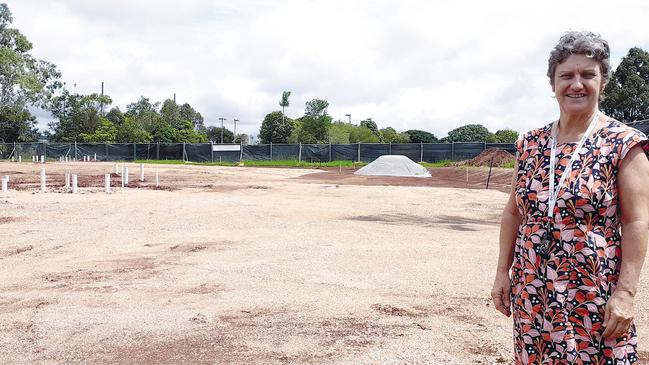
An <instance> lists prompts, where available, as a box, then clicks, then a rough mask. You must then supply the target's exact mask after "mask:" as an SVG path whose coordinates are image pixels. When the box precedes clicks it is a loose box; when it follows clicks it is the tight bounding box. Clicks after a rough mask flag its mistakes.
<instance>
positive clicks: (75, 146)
mask: <svg viewBox="0 0 649 365" xmlns="http://www.w3.org/2000/svg"><path fill="white" fill-rule="evenodd" d="M78 153H79V151H78V150H77V141H74V160H75V161H76V160H77V154H78Z"/></svg>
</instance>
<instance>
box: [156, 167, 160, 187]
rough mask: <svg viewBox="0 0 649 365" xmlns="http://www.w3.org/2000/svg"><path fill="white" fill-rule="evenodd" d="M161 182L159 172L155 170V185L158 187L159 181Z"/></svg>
mask: <svg viewBox="0 0 649 365" xmlns="http://www.w3.org/2000/svg"><path fill="white" fill-rule="evenodd" d="M159 182H160V180H159V179H158V172H157V171H156V172H155V186H156V187H158V183H159Z"/></svg>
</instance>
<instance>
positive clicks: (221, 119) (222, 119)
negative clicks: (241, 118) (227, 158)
mask: <svg viewBox="0 0 649 365" xmlns="http://www.w3.org/2000/svg"><path fill="white" fill-rule="evenodd" d="M219 120H220V121H221V144H223V121H224V120H228V118H219Z"/></svg>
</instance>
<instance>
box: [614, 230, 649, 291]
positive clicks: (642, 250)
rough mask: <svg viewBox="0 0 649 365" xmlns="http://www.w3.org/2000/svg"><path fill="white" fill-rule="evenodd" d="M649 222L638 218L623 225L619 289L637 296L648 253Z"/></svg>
mask: <svg viewBox="0 0 649 365" xmlns="http://www.w3.org/2000/svg"><path fill="white" fill-rule="evenodd" d="M648 226H649V222H647V221H645V220H636V221H633V222H628V223H626V224H623V226H622V263H621V266H620V277H619V278H618V282H617V289H616V290H622V291H625V292H627V293H629V294H630V295H631V296H635V293H636V291H637V289H638V281H639V280H640V272H641V270H642V265H643V264H644V260H645V254H646V253H647V240H648V239H649V232H648V228H647V227H648Z"/></svg>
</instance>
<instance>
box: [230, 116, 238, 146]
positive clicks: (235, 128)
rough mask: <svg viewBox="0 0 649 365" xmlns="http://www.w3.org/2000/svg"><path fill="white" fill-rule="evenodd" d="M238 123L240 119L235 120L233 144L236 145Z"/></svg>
mask: <svg viewBox="0 0 649 365" xmlns="http://www.w3.org/2000/svg"><path fill="white" fill-rule="evenodd" d="M238 121H239V119H235V120H234V134H233V135H232V143H234V141H236V139H237V122H238Z"/></svg>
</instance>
